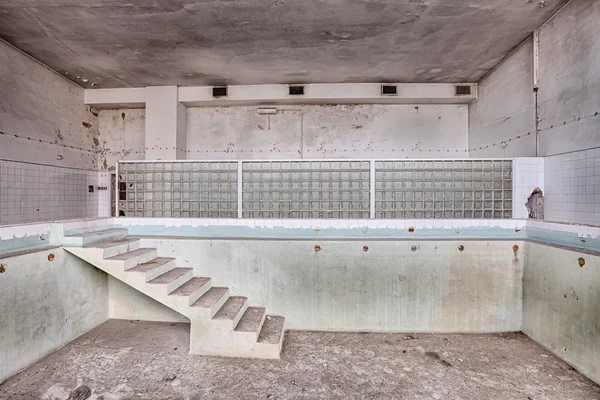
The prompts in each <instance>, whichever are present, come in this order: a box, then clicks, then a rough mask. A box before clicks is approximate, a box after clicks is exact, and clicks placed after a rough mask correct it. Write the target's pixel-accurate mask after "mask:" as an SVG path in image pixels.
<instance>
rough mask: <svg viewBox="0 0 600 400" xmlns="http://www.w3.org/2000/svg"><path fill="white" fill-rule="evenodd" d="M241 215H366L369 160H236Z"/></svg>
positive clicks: (357, 216)
mask: <svg viewBox="0 0 600 400" xmlns="http://www.w3.org/2000/svg"><path fill="white" fill-rule="evenodd" d="M242 165H243V167H242V169H243V178H242V188H243V190H242V197H243V201H242V210H243V217H244V218H343V219H347V218H369V217H370V188H369V185H370V162H369V161H256V162H254V161H253V162H245V163H243V164H242Z"/></svg>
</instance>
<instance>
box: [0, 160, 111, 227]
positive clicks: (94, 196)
mask: <svg viewBox="0 0 600 400" xmlns="http://www.w3.org/2000/svg"><path fill="white" fill-rule="evenodd" d="M101 180H102V179H101V173H99V172H96V171H87V170H77V169H70V168H61V167H54V166H47V165H36V164H29V163H21V162H14V161H2V160H0V225H15V224H27V223H31V222H40V221H57V220H64V219H73V218H90V217H98V216H107V215H108V213H109V206H108V202H109V199H108V196H109V191H108V190H106V191H100V192H99V191H98V190H97V187H98V186H99V183H100V182H101ZM89 185H93V186H94V192H93V193H89V192H88V186H89ZM103 186H108V184H106V185H103ZM101 211H102V212H103V214H104V215H102V213H101Z"/></svg>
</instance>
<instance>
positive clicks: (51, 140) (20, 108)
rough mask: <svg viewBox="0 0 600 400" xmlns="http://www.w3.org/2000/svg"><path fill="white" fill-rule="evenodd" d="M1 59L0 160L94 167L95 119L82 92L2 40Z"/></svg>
mask: <svg viewBox="0 0 600 400" xmlns="http://www.w3.org/2000/svg"><path fill="white" fill-rule="evenodd" d="M0 60H2V62H0V88H1V89H0V131H2V132H4V134H0V159H8V160H17V161H35V162H37V163H41V164H49V165H58V166H66V167H74V168H88V169H95V168H96V164H97V159H98V157H97V154H96V143H95V141H96V140H97V139H98V119H97V117H96V116H95V115H94V114H95V113H96V112H95V111H93V110H91V111H90V109H89V107H86V106H85V105H84V103H83V94H84V90H83V89H82V88H80V87H79V86H77V85H75V84H74V83H71V82H69V81H68V80H66V79H64V78H63V77H61V76H59V75H58V74H56V73H55V72H53V71H51V70H49V69H47V68H46V67H44V66H42V65H41V64H39V63H37V62H36V61H34V60H32V59H31V58H29V57H28V56H26V55H24V54H23V53H21V52H20V51H18V50H16V49H14V48H13V47H11V46H9V45H8V44H6V43H5V42H3V41H0ZM84 125H86V126H84ZM14 135H17V136H18V137H15V136H14ZM28 138H29V139H28ZM71 146H73V148H71Z"/></svg>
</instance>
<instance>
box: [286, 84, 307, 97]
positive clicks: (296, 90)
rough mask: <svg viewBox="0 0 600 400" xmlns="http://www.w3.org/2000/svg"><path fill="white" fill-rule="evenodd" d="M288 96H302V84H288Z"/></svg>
mask: <svg viewBox="0 0 600 400" xmlns="http://www.w3.org/2000/svg"><path fill="white" fill-rule="evenodd" d="M289 93H290V96H304V85H290V92H289Z"/></svg>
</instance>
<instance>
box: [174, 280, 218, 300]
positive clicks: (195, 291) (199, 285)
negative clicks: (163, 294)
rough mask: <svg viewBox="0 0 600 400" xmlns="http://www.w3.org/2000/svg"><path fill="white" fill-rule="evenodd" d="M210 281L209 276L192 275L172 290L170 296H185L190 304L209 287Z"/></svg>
mask: <svg viewBox="0 0 600 400" xmlns="http://www.w3.org/2000/svg"><path fill="white" fill-rule="evenodd" d="M211 281H212V279H210V278H204V277H194V278H192V279H190V280H189V281H187V282H186V283H184V284H183V285H181V286H180V287H179V288H177V289H176V290H174V291H173V292H172V293H171V294H170V296H187V297H188V305H192V304H193V303H194V302H195V301H196V300H198V299H199V298H200V297H201V296H202V295H203V294H204V293H206V292H207V291H208V290H209V289H210V286H211Z"/></svg>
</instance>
